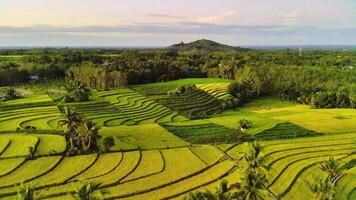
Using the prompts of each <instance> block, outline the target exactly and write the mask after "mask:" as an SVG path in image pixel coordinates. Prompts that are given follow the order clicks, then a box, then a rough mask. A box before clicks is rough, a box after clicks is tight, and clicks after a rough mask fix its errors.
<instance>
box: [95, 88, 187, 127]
mask: <svg viewBox="0 0 356 200" xmlns="http://www.w3.org/2000/svg"><path fill="white" fill-rule="evenodd" d="M96 95H97V96H98V97H99V98H103V99H105V100H106V101H109V102H110V103H111V104H112V105H113V106H114V107H116V108H117V109H119V111H120V112H121V113H122V114H123V115H124V116H126V117H127V118H129V119H131V120H132V121H133V122H134V123H136V124H145V123H164V122H172V121H182V120H183V121H184V120H187V119H186V118H185V117H183V116H180V115H179V114H178V113H177V112H174V111H172V110H170V109H168V108H167V107H165V106H163V105H160V104H158V103H157V102H155V101H153V100H151V99H148V98H147V97H145V96H143V95H141V94H139V93H137V92H135V91H133V90H131V89H119V90H114V91H109V92H99V93H97V94H96ZM106 123H109V122H106ZM110 123H115V120H114V121H110Z"/></svg>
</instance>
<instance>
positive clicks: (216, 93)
mask: <svg viewBox="0 0 356 200" xmlns="http://www.w3.org/2000/svg"><path fill="white" fill-rule="evenodd" d="M229 85H230V83H209V84H196V85H195V86H196V87H197V88H198V89H200V90H203V91H205V92H206V93H208V94H210V95H211V96H213V97H215V98H217V99H221V100H224V99H226V98H229V97H231V95H230V94H229Z"/></svg>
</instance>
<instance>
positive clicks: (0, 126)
mask: <svg viewBox="0 0 356 200" xmlns="http://www.w3.org/2000/svg"><path fill="white" fill-rule="evenodd" d="M60 118H61V113H60V111H59V109H58V107H56V106H47V107H34V108H23V109H15V110H6V111H1V112H0V132H1V131H16V130H17V129H22V130H24V129H26V128H27V127H35V129H36V130H55V129H57V121H58V120H59V119H60Z"/></svg>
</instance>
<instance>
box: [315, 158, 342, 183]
mask: <svg viewBox="0 0 356 200" xmlns="http://www.w3.org/2000/svg"><path fill="white" fill-rule="evenodd" d="M320 169H321V170H323V171H324V172H325V173H326V174H327V175H328V177H327V178H328V179H329V180H330V181H331V182H334V181H335V180H336V179H337V178H338V177H339V176H340V175H341V174H342V172H343V171H344V166H343V165H342V163H341V162H339V161H338V160H336V159H335V158H334V157H332V156H331V157H329V159H328V160H325V161H323V162H322V163H320Z"/></svg>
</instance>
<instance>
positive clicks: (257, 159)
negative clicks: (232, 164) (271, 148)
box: [243, 142, 269, 173]
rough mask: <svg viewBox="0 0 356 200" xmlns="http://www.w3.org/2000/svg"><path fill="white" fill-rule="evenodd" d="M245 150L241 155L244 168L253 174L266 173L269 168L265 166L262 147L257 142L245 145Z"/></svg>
mask: <svg viewBox="0 0 356 200" xmlns="http://www.w3.org/2000/svg"><path fill="white" fill-rule="evenodd" d="M246 146H247V148H246V149H245V152H244V153H243V154H244V155H243V158H244V159H245V161H246V164H247V166H246V168H248V169H250V170H253V171H255V172H259V173H262V172H264V173H265V172H267V170H268V169H269V167H268V166H267V164H266V157H265V156H264V154H263V153H262V150H263V147H262V145H261V144H260V143H258V142H253V143H246Z"/></svg>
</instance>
